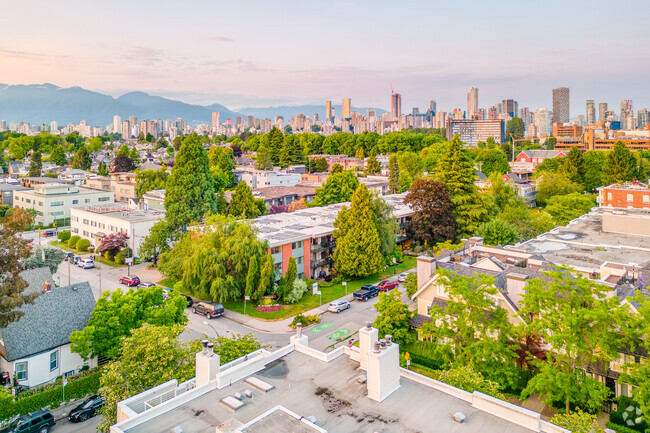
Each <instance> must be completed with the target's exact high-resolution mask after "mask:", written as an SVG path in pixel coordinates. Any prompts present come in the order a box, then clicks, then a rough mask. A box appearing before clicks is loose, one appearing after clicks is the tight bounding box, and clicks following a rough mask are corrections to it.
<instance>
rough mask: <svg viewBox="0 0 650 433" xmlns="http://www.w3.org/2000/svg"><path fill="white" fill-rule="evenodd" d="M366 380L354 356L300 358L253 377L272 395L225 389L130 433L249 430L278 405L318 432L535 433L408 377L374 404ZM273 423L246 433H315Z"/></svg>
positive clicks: (279, 419) (284, 420)
mask: <svg viewBox="0 0 650 433" xmlns="http://www.w3.org/2000/svg"><path fill="white" fill-rule="evenodd" d="M362 374H364V375H365V374H366V373H365V371H363V370H361V369H360V368H359V363H358V362H355V361H352V360H350V358H348V357H347V356H340V357H339V358H337V359H335V360H333V361H331V362H329V363H326V362H324V361H320V360H318V359H315V358H313V357H311V356H309V355H306V354H303V353H299V352H295V351H294V352H292V353H290V354H288V355H286V356H284V357H283V358H281V359H279V360H277V361H275V362H272V363H271V364H269V365H268V366H267V368H266V370H264V371H262V372H260V373H258V374H254V375H253V377H257V378H259V379H260V380H263V381H264V382H267V383H269V384H271V385H274V386H275V389H273V390H271V391H269V392H268V393H264V392H262V391H259V390H257V389H256V388H252V387H251V386H250V385H248V384H246V383H244V382H241V381H240V382H236V383H234V384H233V385H231V386H229V387H226V388H224V389H221V390H218V389H214V390H212V391H209V392H207V393H205V394H203V395H201V396H199V397H197V398H194V399H192V400H190V401H188V402H186V403H184V404H183V405H182V406H180V407H177V408H175V409H172V410H170V411H168V412H165V413H162V414H160V415H158V416H156V417H155V418H153V419H151V420H148V421H145V422H143V423H142V424H140V425H138V426H136V427H133V428H129V429H126V430H125V431H126V432H128V433H149V432H167V431H171V429H172V428H174V427H176V426H180V427H181V428H182V429H183V432H184V433H208V432H210V433H213V432H215V430H216V427H217V426H219V425H221V424H223V423H227V422H228V421H231V420H232V419H233V418H234V419H235V420H237V421H239V422H241V423H244V424H246V423H249V422H250V421H252V420H254V419H255V418H257V417H259V416H260V415H262V414H264V413H265V412H267V411H270V410H272V409H273V408H275V407H276V406H278V405H279V406H282V407H284V408H286V409H288V410H289V411H291V412H294V413H295V414H298V415H300V416H303V417H305V418H307V417H310V416H312V415H313V416H315V417H316V419H317V422H316V424H317V425H318V426H319V427H321V428H323V429H325V430H327V431H329V432H362V433H363V432H367V433H373V432H382V433H393V432H394V433H397V432H413V433H415V432H445V433H447V432H463V433H479V432H480V433H491V432H495V433H496V432H500V433H524V432H530V431H531V430H529V429H527V428H524V427H522V426H519V425H516V424H513V423H511V422H509V421H507V420H504V419H502V418H499V417H496V416H493V415H490V414H488V413H486V412H484V411H481V410H479V409H476V408H474V407H473V406H472V405H471V404H470V403H468V402H465V401H464V400H461V399H459V398H456V397H453V396H451V395H448V394H445V393H443V392H441V391H437V390H435V389H433V388H431V387H428V386H426V385H424V384H421V383H418V382H415V381H414V380H411V379H407V378H404V377H402V378H401V387H400V388H399V389H398V390H397V391H395V392H394V393H393V394H391V395H390V396H389V397H388V398H386V399H385V400H384V401H383V402H381V403H378V402H376V401H374V400H371V399H370V398H368V397H367V395H366V394H367V386H366V385H365V384H360V383H358V382H357V378H358V377H359V376H360V375H362ZM319 388H320V389H319ZM247 389H250V390H252V391H253V396H252V398H250V399H249V398H246V397H244V398H243V402H244V403H245V404H244V406H243V407H242V408H240V409H238V410H237V411H233V410H232V409H229V408H227V407H226V406H225V405H224V404H222V403H221V402H220V401H221V400H222V399H224V398H226V397H228V396H233V395H234V394H235V393H241V394H243V393H244V391H245V390H247ZM459 411H461V412H463V413H464V414H465V415H466V417H467V418H466V420H465V422H463V423H462V424H459V423H457V422H455V421H454V419H453V414H454V413H456V412H459ZM268 422H269V423H270V424H265V423H256V424H254V425H253V426H251V428H247V429H246V430H245V431H246V432H262V431H264V432H292V431H295V432H298V433H301V432H309V431H310V430H308V429H304V428H303V429H301V428H302V427H303V426H301V425H300V424H296V423H295V422H294V421H293V420H291V419H289V418H288V417H283V416H281V415H280V414H278V413H277V412H276V413H274V414H272V416H269V417H268ZM258 426H259V427H258ZM272 426H275V427H277V428H273V427H272ZM263 427H266V428H263ZM296 427H298V428H296Z"/></svg>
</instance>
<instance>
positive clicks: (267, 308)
mask: <svg viewBox="0 0 650 433" xmlns="http://www.w3.org/2000/svg"><path fill="white" fill-rule="evenodd" d="M255 308H257V311H263V312H265V313H268V312H271V311H278V310H279V309H281V308H282V305H280V304H275V305H258V306H257V307H255Z"/></svg>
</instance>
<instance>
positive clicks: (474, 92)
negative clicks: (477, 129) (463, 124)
mask: <svg viewBox="0 0 650 433" xmlns="http://www.w3.org/2000/svg"><path fill="white" fill-rule="evenodd" d="M477 112H478V89H477V88H476V87H472V88H471V89H469V93H468V94H467V118H468V119H474V116H476V113H477ZM513 117H514V116H513Z"/></svg>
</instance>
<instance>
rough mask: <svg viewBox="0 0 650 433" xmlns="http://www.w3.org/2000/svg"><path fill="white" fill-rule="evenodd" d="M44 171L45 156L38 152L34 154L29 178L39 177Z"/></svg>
mask: <svg viewBox="0 0 650 433" xmlns="http://www.w3.org/2000/svg"><path fill="white" fill-rule="evenodd" d="M42 170H43V155H42V154H41V152H39V151H38V150H37V151H35V152H34V153H32V157H31V161H30V164H29V176H30V177H39V176H40V175H41V171H42Z"/></svg>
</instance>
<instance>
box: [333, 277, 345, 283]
mask: <svg viewBox="0 0 650 433" xmlns="http://www.w3.org/2000/svg"><path fill="white" fill-rule="evenodd" d="M342 282H343V276H338V277H336V278H332V284H333V285H334V284H341V283H342Z"/></svg>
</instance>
